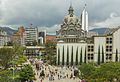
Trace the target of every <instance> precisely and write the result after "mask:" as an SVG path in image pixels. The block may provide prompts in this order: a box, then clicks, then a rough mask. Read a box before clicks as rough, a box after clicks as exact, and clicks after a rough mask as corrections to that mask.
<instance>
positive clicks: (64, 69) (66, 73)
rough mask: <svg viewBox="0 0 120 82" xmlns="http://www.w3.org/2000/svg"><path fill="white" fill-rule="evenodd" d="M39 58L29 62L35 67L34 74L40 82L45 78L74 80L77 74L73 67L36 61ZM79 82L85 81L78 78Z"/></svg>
mask: <svg viewBox="0 0 120 82" xmlns="http://www.w3.org/2000/svg"><path fill="white" fill-rule="evenodd" d="M38 61H40V60H37V59H32V60H30V62H31V63H32V65H33V66H34V67H35V69H36V72H35V73H36V75H37V76H39V79H40V82H43V80H44V79H45V78H47V79H48V80H49V81H53V82H54V81H55V80H62V79H73V80H75V79H76V78H77V75H78V70H77V68H75V67H68V66H59V67H57V66H51V65H47V64H44V63H37V62H38ZM79 82H85V80H80V81H79Z"/></svg>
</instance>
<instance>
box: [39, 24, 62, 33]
mask: <svg viewBox="0 0 120 82" xmlns="http://www.w3.org/2000/svg"><path fill="white" fill-rule="evenodd" d="M59 29H60V25H57V24H56V25H53V26H51V27H38V30H39V31H41V30H46V32H47V33H55V32H56V31H57V30H59Z"/></svg>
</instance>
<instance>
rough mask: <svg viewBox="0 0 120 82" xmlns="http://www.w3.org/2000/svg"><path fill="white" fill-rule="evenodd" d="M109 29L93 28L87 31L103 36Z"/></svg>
mask: <svg viewBox="0 0 120 82" xmlns="http://www.w3.org/2000/svg"><path fill="white" fill-rule="evenodd" d="M108 29H110V28H94V29H91V30H89V31H92V32H96V33H98V34H104V33H105V32H106V31H107V30H108Z"/></svg>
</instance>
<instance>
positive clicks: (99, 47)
mask: <svg viewBox="0 0 120 82" xmlns="http://www.w3.org/2000/svg"><path fill="white" fill-rule="evenodd" d="M98 65H100V46H99V48H98Z"/></svg>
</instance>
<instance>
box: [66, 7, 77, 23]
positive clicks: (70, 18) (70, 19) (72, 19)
mask: <svg viewBox="0 0 120 82" xmlns="http://www.w3.org/2000/svg"><path fill="white" fill-rule="evenodd" d="M68 11H69V14H68V15H67V16H65V17H64V23H65V24H76V23H78V17H77V16H75V15H74V13H73V11H74V9H73V7H72V6H70V7H69V10H68Z"/></svg>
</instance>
